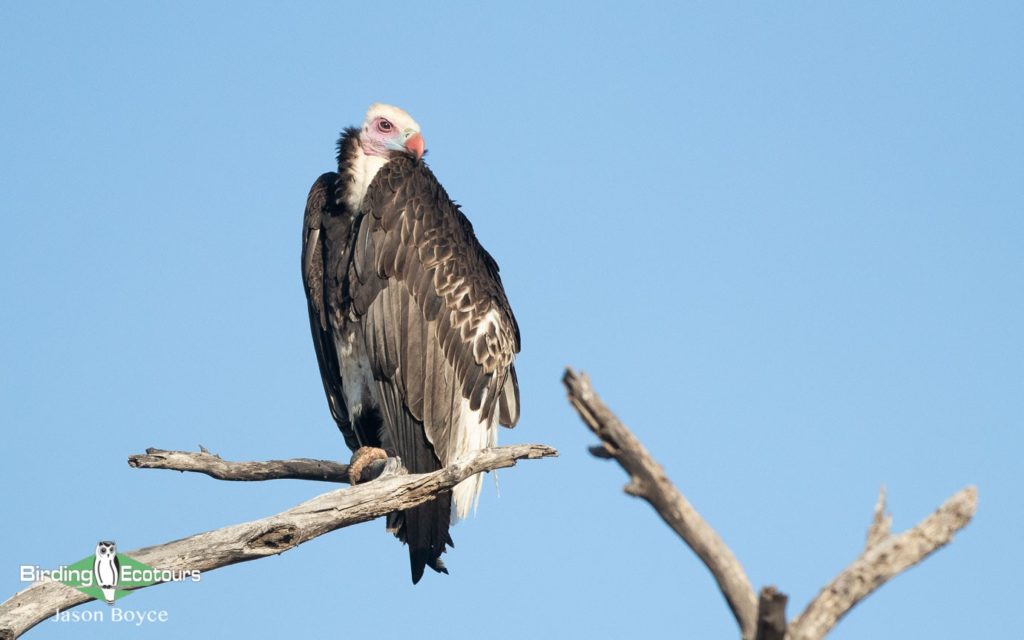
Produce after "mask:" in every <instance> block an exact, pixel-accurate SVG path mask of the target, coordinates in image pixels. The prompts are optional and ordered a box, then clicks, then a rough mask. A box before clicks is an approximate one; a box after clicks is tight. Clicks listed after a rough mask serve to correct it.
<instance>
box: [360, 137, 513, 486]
mask: <svg viewBox="0 0 1024 640" xmlns="http://www.w3.org/2000/svg"><path fill="white" fill-rule="evenodd" d="M363 211H364V215H363V219H362V220H361V222H360V225H359V229H358V231H357V233H356V237H355V239H354V243H355V244H354V247H353V259H352V267H353V268H352V270H351V273H350V276H349V278H350V286H349V290H350V294H351V297H352V305H353V309H354V311H355V313H356V314H357V315H359V316H361V322H362V324H363V329H364V335H365V341H366V346H367V355H368V357H369V359H370V361H371V362H370V365H371V367H372V369H373V371H374V376H375V378H376V379H377V380H378V381H380V384H381V392H382V399H383V402H384V405H385V407H384V409H385V411H386V412H387V413H389V414H392V413H397V414H403V413H406V412H407V414H408V416H401V415H389V416H386V418H391V421H389V420H387V419H386V420H385V423H386V424H389V423H390V424H391V425H394V429H395V431H396V433H394V434H393V437H394V438H395V439H396V447H397V448H398V449H399V451H398V453H399V455H401V456H403V459H405V456H407V455H414V456H415V455H418V454H419V453H420V452H419V451H418V449H419V447H420V445H421V443H420V442H419V441H420V440H422V438H423V434H424V433H425V435H426V438H427V439H428V440H429V442H430V444H431V445H433V449H434V453H435V454H436V456H437V458H438V459H439V461H440V463H441V464H442V465H447V464H449V463H450V462H451V461H452V460H453V456H454V455H457V454H458V453H461V452H462V451H464V450H466V448H467V447H466V444H467V442H469V443H470V444H471V445H473V444H475V445H476V446H470V447H469V448H480V447H483V446H487V445H488V444H489V443H487V442H480V441H475V440H474V438H478V437H479V436H478V434H479V432H481V431H482V432H486V431H487V429H486V428H485V426H489V425H491V424H492V423H493V422H494V418H497V422H498V423H499V424H502V425H504V426H507V427H512V426H514V425H515V423H516V422H517V420H518V418H519V388H518V382H517V380H516V375H515V368H514V364H513V359H514V356H515V354H516V353H517V352H518V351H519V328H518V326H517V325H516V321H515V317H514V316H513V315H512V310H511V308H510V307H509V304H508V300H507V298H506V296H505V291H504V289H503V287H502V285H501V279H500V277H499V276H498V266H497V264H496V263H495V262H494V259H493V258H491V256H490V255H489V254H488V253H487V252H486V251H485V250H484V249H483V247H481V246H480V243H479V242H478V241H477V239H476V236H475V235H474V233H473V227H472V225H471V224H470V222H469V220H467V219H466V217H465V216H464V215H463V214H462V212H461V211H459V208H458V206H457V205H455V204H454V203H453V202H452V201H451V200H450V199H449V197H448V194H447V193H445V191H444V188H443V187H441V185H440V184H439V183H438V182H437V179H436V178H435V177H434V175H433V173H431V171H430V170H429V169H428V168H427V167H426V165H424V164H423V163H422V162H418V161H415V160H413V159H412V158H410V157H407V156H400V157H397V158H394V159H392V160H391V161H390V162H389V163H388V164H386V165H385V166H384V167H383V168H382V169H381V170H380V171H379V172H378V174H377V176H376V177H375V178H374V180H373V182H372V183H371V185H370V188H369V189H368V190H367V194H366V198H365V200H364V203H363ZM389 405H390V406H389ZM403 409H404V410H405V411H403ZM467 409H468V411H469V412H472V414H471V415H472V416H474V417H475V418H476V419H478V420H479V424H480V425H481V428H480V429H476V430H475V431H476V432H477V433H470V432H469V431H470V430H473V427H474V426H476V425H475V424H473V423H474V422H475V421H474V420H468V419H466V414H467ZM403 417H404V418H405V419H403ZM409 418H411V419H412V420H414V421H415V422H416V423H419V424H421V425H422V428H417V427H418V425H417V424H415V423H412V422H411V421H410V420H409ZM403 448H405V449H407V451H405V452H403V451H402V449H403ZM407 466H409V465H408V464H407ZM410 470H413V471H415V469H413V468H410Z"/></svg>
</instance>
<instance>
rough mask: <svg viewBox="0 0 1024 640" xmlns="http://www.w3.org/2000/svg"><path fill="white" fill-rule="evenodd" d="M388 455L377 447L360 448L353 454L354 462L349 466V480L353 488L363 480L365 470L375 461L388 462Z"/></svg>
mask: <svg viewBox="0 0 1024 640" xmlns="http://www.w3.org/2000/svg"><path fill="white" fill-rule="evenodd" d="M387 457H388V453H387V451H384V450H383V449H379V448H377V447H359V448H358V449H356V450H355V453H353V454H352V461H351V462H349V464H348V480H349V483H350V484H352V486H355V485H357V484H359V483H360V481H361V480H362V475H363V469H365V468H366V467H367V465H369V464H370V463H372V462H373V461H374V460H387Z"/></svg>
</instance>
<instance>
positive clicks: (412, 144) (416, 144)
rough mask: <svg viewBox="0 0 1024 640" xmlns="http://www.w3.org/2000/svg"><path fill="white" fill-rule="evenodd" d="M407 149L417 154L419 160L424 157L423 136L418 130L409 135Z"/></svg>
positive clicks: (406, 143) (406, 142)
mask: <svg viewBox="0 0 1024 640" xmlns="http://www.w3.org/2000/svg"><path fill="white" fill-rule="evenodd" d="M405 149H406V151H409V152H411V153H414V154H416V159H417V160H419V159H420V158H422V157H423V136H421V135H420V134H419V133H418V132H417V133H414V134H412V135H411V136H409V139H408V140H406V141H405Z"/></svg>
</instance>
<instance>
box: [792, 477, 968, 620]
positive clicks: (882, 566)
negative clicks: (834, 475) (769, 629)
mask: <svg viewBox="0 0 1024 640" xmlns="http://www.w3.org/2000/svg"><path fill="white" fill-rule="evenodd" d="M878 501H879V506H878V507H876V508H875V519H874V521H873V523H872V525H871V528H870V529H869V534H868V546H867V548H866V549H865V550H864V553H862V554H861V556H860V557H859V558H857V559H856V560H854V561H853V563H852V564H851V565H850V566H849V567H847V568H846V569H844V570H843V571H842V572H840V573H839V575H837V576H836V577H835V578H834V579H833V580H832V582H830V583H828V585H826V586H825V588H824V589H822V590H821V592H820V593H819V594H818V595H817V596H816V597H815V598H814V600H812V601H811V603H810V604H809V605H807V608H806V609H804V612H803V613H801V614H800V615H799V616H797V618H796V619H795V620H793V621H792V622H790V623H789V632H788V633H787V634H786V638H788V639H791V640H816V639H817V638H823V637H825V634H827V633H828V632H829V631H831V630H832V627H834V626H835V625H836V623H837V622H839V620H840V619H841V618H842V617H843V616H844V615H846V614H847V613H848V612H849V611H850V609H852V608H853V607H854V605H856V604H857V603H858V602H860V601H861V600H863V599H864V598H866V597H868V596H869V595H871V592H873V591H874V590H875V589H877V588H878V587H880V586H882V585H883V584H885V583H886V582H888V581H889V579H890V578H892V577H894V576H896V575H897V574H899V573H901V572H902V571H906V570H907V569H909V568H910V567H912V566H914V565H915V564H917V563H918V562H921V561H922V560H924V559H925V558H927V557H928V556H929V555H931V554H932V553H933V552H935V551H937V550H938V549H939V548H941V547H944V546H946V545H947V544H949V543H950V542H951V541H952V540H953V535H954V534H955V533H956V532H957V531H959V530H960V529H963V528H964V527H965V526H966V525H967V523H968V522H970V521H971V518H972V517H973V516H974V512H975V510H976V509H977V506H978V492H977V490H976V489H975V488H974V487H966V488H964V489H961V490H960V491H958V492H956V493H954V494H953V495H952V496H951V497H950V498H949V499H948V500H946V502H945V503H944V504H943V505H942V506H941V507H939V508H938V509H937V510H936V511H935V512H934V513H932V514H931V515H930V516H928V517H927V518H925V519H924V520H922V521H921V522H919V523H918V524H917V526H915V527H913V528H912V529H908V530H906V531H904V532H903V533H901V534H899V535H895V536H894V535H889V532H888V525H885V526H884V533H880V529H881V528H882V527H880V528H876V526H875V525H876V524H877V523H878V522H879V518H880V516H879V513H880V512H881V511H884V509H885V493H884V491H883V492H882V495H881V497H879V499H878ZM886 520H888V519H886Z"/></svg>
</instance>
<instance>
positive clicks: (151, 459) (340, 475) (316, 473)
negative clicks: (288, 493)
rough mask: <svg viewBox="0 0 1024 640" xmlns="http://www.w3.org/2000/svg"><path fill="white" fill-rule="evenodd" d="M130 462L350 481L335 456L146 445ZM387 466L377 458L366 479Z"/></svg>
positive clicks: (237, 475) (227, 476) (242, 475)
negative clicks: (255, 458) (245, 457)
mask: <svg viewBox="0 0 1024 640" xmlns="http://www.w3.org/2000/svg"><path fill="white" fill-rule="evenodd" d="M128 465H129V466H131V467H135V468H137V469H171V470H173V471H195V472H197V473H205V474H206V475H208V476H210V477H211V478H216V479H217V480H232V481H241V482H253V481H258V480H283V479H293V480H320V481H323V482H343V483H345V484H348V481H349V479H348V465H347V464H342V463H340V462H333V461H331V460H311V459H309V458H292V459H291V460H265V461H261V462H232V461H230V460H224V459H222V458H221V457H220V456H218V455H216V454H213V453H210V452H209V451H206V450H205V449H203V450H202V451H165V450H163V449H154V448H152V447H150V448H149V449H146V453H136V454H134V455H131V456H128ZM383 469H384V462H383V461H374V462H373V463H371V464H370V465H367V467H366V468H365V469H363V477H364V478H365V479H371V478H375V477H377V476H378V475H380V472H381V471H382V470H383Z"/></svg>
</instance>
